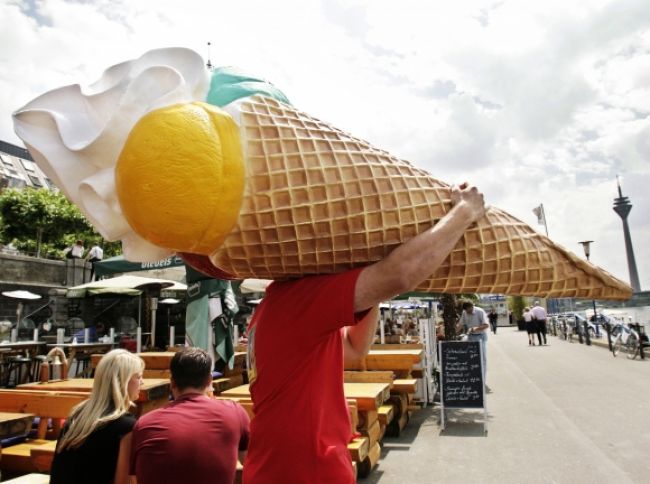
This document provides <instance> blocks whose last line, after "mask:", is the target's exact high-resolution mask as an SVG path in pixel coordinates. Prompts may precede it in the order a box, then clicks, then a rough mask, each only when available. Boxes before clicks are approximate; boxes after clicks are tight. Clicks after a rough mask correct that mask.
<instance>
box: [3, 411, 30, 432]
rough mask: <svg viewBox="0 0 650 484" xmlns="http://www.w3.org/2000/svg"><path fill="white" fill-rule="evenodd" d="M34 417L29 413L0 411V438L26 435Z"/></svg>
mask: <svg viewBox="0 0 650 484" xmlns="http://www.w3.org/2000/svg"><path fill="white" fill-rule="evenodd" d="M34 417H35V415H34V414H31V413H16V412H0V439H6V438H9V437H17V436H20V435H26V434H27V433H28V432H29V431H30V430H31V429H32V422H33V421H34Z"/></svg>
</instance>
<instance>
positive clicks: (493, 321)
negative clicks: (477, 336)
mask: <svg viewBox="0 0 650 484" xmlns="http://www.w3.org/2000/svg"><path fill="white" fill-rule="evenodd" d="M488 319H489V320H490V326H491V327H492V332H493V333H494V334H497V322H498V321H499V315H498V314H497V312H496V311H495V309H494V308H492V309H490V313H489V314H488Z"/></svg>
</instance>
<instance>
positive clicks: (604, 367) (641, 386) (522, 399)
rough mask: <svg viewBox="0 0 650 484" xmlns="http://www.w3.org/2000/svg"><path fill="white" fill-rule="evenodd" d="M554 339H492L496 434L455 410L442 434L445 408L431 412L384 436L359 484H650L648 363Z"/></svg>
mask: <svg viewBox="0 0 650 484" xmlns="http://www.w3.org/2000/svg"><path fill="white" fill-rule="evenodd" d="M548 342H549V346H541V347H540V346H534V347H529V346H528V339H527V336H526V334H525V333H523V332H518V331H517V330H516V329H514V328H499V330H498V333H497V335H492V334H490V339H489V342H488V351H487V357H488V376H487V380H488V385H489V386H490V387H491V390H492V393H490V394H488V396H487V405H488V415H489V416H488V434H487V435H486V436H485V435H484V434H483V425H482V423H481V422H482V421H481V418H482V413H481V412H475V411H474V412H472V411H456V412H454V414H453V415H455V416H456V420H457V421H456V422H449V423H448V424H447V428H446V429H445V431H444V432H441V431H440V426H439V415H440V409H439V407H438V406H437V405H436V406H434V407H428V408H426V409H423V410H420V411H418V412H416V413H415V414H414V415H413V417H412V419H411V422H410V423H409V425H408V426H407V428H406V429H405V431H404V432H403V433H402V435H401V436H400V437H399V438H386V439H385V440H384V444H383V448H382V458H381V460H380V461H379V466H378V467H377V468H376V469H375V470H374V471H373V472H372V473H371V475H370V476H369V477H368V478H366V479H363V480H360V481H359V482H360V483H362V484H366V483H367V484H371V483H380V484H393V483H394V484H407V483H438V482H440V483H463V484H465V483H483V482H484V483H500V484H502V483H522V482H524V483H526V484H534V483H571V484H579V483H601V482H602V483H617V484H619V483H629V482H635V483H649V482H650V359H647V360H644V361H641V360H639V359H638V358H637V359H636V360H629V359H627V357H626V356H625V355H619V356H618V357H616V358H614V357H613V356H612V355H611V353H609V352H608V351H607V349H606V348H604V347H601V346H596V345H593V346H585V345H580V344H577V343H573V344H572V343H568V342H566V341H563V340H560V339H559V338H557V337H553V336H550V337H549V340H548ZM453 415H450V417H451V418H452V419H453V418H454V416H453ZM474 417H476V419H475V418H474Z"/></svg>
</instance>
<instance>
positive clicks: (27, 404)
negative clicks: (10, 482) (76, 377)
mask: <svg viewBox="0 0 650 484" xmlns="http://www.w3.org/2000/svg"><path fill="white" fill-rule="evenodd" d="M87 398H88V394H87V393H81V392H43V391H38V390H0V410H2V411H7V412H19V413H30V414H33V415H36V416H38V417H40V422H39V424H38V430H37V433H36V438H34V439H29V438H28V439H27V440H26V441H25V442H23V443H21V444H16V445H12V446H9V447H5V448H3V449H2V459H1V460H0V468H1V469H3V470H6V471H9V472H15V473H30V472H36V471H38V470H39V469H38V468H37V467H36V466H35V465H34V463H33V462H32V459H31V451H32V449H34V448H38V447H40V446H43V445H52V442H55V441H56V438H57V437H58V435H59V432H60V430H61V422H62V421H63V420H64V419H66V418H67V417H68V415H69V414H70V411H71V410H72V408H73V407H74V406H75V405H78V404H79V403H81V402H83V401H84V400H86V399H87ZM49 419H52V428H53V429H52V431H50V432H49V433H48V420H49ZM48 438H49V439H50V440H48ZM52 439H54V440H52Z"/></svg>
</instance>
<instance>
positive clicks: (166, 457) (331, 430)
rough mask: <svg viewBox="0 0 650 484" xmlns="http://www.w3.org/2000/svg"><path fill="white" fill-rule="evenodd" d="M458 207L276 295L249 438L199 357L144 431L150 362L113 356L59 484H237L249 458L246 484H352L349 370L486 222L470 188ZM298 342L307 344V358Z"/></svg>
mask: <svg viewBox="0 0 650 484" xmlns="http://www.w3.org/2000/svg"><path fill="white" fill-rule="evenodd" d="M451 202H452V207H451V209H450V210H449V211H448V212H447V213H446V214H445V215H444V216H443V217H442V219H441V220H439V221H438V222H437V223H435V224H434V225H433V226H432V227H431V228H429V229H427V230H425V231H423V232H422V233H420V234H418V235H416V236H415V237H413V238H411V239H409V240H408V241H406V242H405V243H403V244H402V245H400V246H398V247H396V248H395V249H394V250H393V251H392V252H390V253H389V254H388V255H387V256H386V257H385V258H384V259H382V260H380V261H378V262H375V263H374V264H371V265H368V266H366V267H362V268H356V269H352V270H349V271H346V272H342V273H339V274H328V275H316V276H307V277H303V278H300V279H296V280H290V281H282V282H278V281H276V282H273V283H272V284H271V285H270V286H269V287H268V288H267V290H266V296H265V298H264V300H263V301H262V303H261V304H260V306H259V307H258V308H257V310H256V311H255V314H254V315H253V319H252V321H251V324H250V327H249V329H248V379H249V383H250V393H251V397H252V400H253V411H254V413H255V418H254V419H253V421H252V422H251V423H250V427H249V423H248V419H247V418H245V417H244V413H243V411H242V410H241V408H240V407H238V406H237V405H236V404H230V403H224V402H219V401H217V400H213V399H210V398H209V397H207V396H205V395H204V394H203V392H205V389H206V387H207V385H208V384H209V370H210V367H209V366H206V365H204V363H205V362H204V359H205V358H204V356H203V355H202V351H203V350H199V349H195V348H194V349H187V350H185V351H182V352H179V353H177V354H176V355H175V356H174V358H173V360H172V364H171V368H170V369H171V386H172V392H173V394H174V397H175V399H174V401H173V402H171V403H169V404H168V405H167V406H166V407H164V408H162V409H158V410H154V411H152V412H150V413H148V414H146V415H144V416H142V417H140V419H139V420H138V421H137V422H135V421H134V419H133V418H132V417H129V416H127V413H128V409H129V407H130V405H131V403H132V402H133V400H134V399H135V398H136V395H137V390H138V389H139V386H140V384H141V381H142V371H143V365H142V360H141V359H140V358H139V357H137V356H134V355H131V354H129V353H127V352H123V351H120V350H114V352H110V353H108V354H107V355H106V356H105V357H104V358H102V360H101V362H100V364H99V365H98V367H97V374H96V376H95V383H94V387H93V396H92V397H91V398H90V399H89V400H87V401H86V402H84V403H82V404H80V405H79V407H77V408H75V409H74V410H73V412H72V415H71V416H70V418H69V419H68V422H67V423H66V426H65V428H64V431H63V432H62V435H61V438H60V440H59V442H58V445H57V450H56V454H55V458H54V463H53V468H52V471H53V472H52V482H54V483H58V482H67V483H76V482H88V481H92V482H107V483H108V482H116V483H122V482H129V480H131V481H132V479H136V482H139V483H141V484H142V483H145V484H146V483H149V482H156V483H165V482H193V483H202V482H206V483H207V482H210V483H218V482H224V483H228V484H230V483H232V482H233V479H232V477H233V475H234V469H235V466H236V456H237V453H238V452H239V451H243V450H245V449H246V448H247V452H248V454H247V456H246V458H245V462H244V471H243V479H244V482H246V483H253V484H264V483H269V484H276V483H278V482H310V483H312V482H314V483H316V482H336V483H340V484H353V483H354V482H355V481H356V478H355V476H354V473H353V467H352V462H351V459H350V455H349V452H348V448H347V445H348V442H350V440H351V438H352V429H351V425H350V416H349V413H348V407H347V403H346V400H345V396H344V394H343V368H344V361H349V360H358V359H360V358H363V357H364V356H365V355H366V354H367V353H368V350H369V349H370V345H371V344H372V341H373V339H374V336H375V330H376V327H377V322H378V320H379V304H380V303H381V302H382V301H385V300H389V299H391V298H393V297H394V296H396V295H397V294H402V293H404V292H407V291H410V290H412V289H413V288H414V287H416V286H417V285H418V284H420V283H421V282H422V281H424V280H425V279H426V278H427V277H428V276H429V275H430V274H432V273H434V272H435V271H436V270H437V269H438V268H439V267H440V265H441V264H442V263H443V262H444V261H445V259H446V258H447V256H448V255H449V254H450V253H451V251H452V249H453V248H454V247H455V246H456V244H457V242H458V241H459V240H460V238H461V237H462V236H463V234H464V233H465V231H466V229H467V228H468V227H469V226H470V225H472V224H473V223H474V222H476V221H477V220H478V219H480V218H481V217H482V216H483V214H484V213H485V205H484V201H483V195H482V194H481V192H479V191H478V189H477V188H476V187H472V186H468V185H467V184H462V185H460V186H457V187H452V190H451ZM332 301H336V303H335V304H332ZM287 334H300V346H301V348H300V351H296V348H295V340H294V339H293V338H288V337H287ZM100 367H101V368H100ZM206 370H207V371H206ZM190 376H191V377H190ZM202 376H205V379H203V378H202ZM190 428H191V432H190ZM98 446H101V448H102V449H103V452H97V451H96V449H97V447H98ZM99 469H101V470H102V471H103V472H102V475H101V479H100V478H99V476H98V472H99V471H98V470H99ZM179 473H182V478H179V476H180V474H179ZM79 476H80V477H79ZM132 476H133V477H132Z"/></svg>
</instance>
